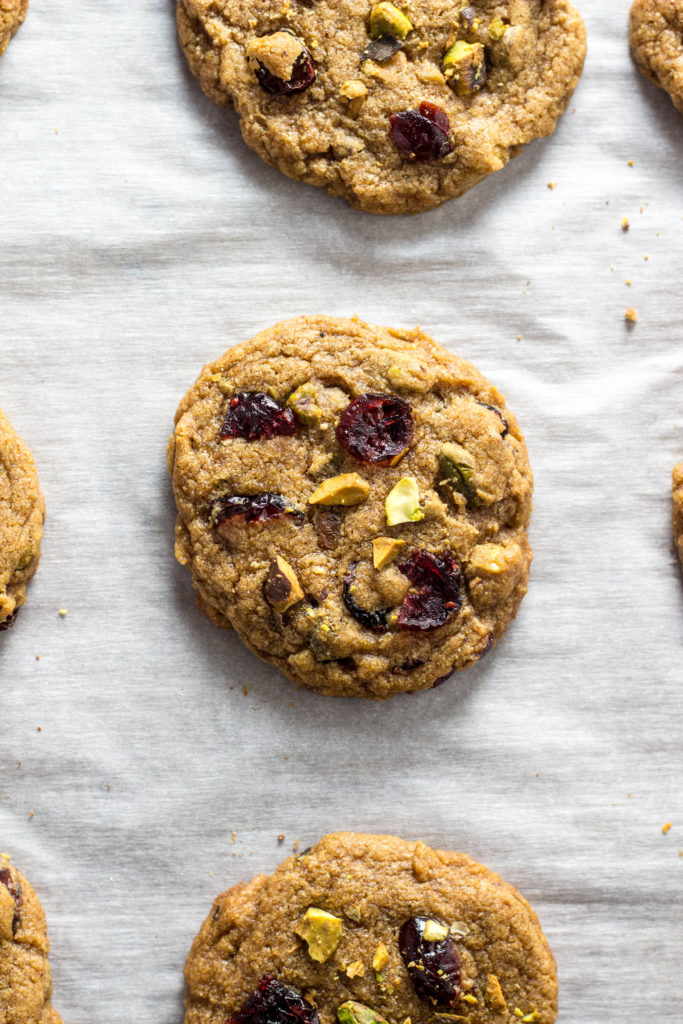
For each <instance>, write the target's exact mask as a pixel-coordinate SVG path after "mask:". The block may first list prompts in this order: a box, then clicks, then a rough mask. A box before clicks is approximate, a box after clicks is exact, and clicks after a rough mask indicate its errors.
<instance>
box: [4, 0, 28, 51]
mask: <svg viewBox="0 0 683 1024" xmlns="http://www.w3.org/2000/svg"><path fill="white" fill-rule="evenodd" d="M27 10H28V0H0V54H2V53H4V52H5V50H6V49H7V44H8V43H9V41H10V39H11V38H12V36H13V35H14V33H15V32H16V31H17V29H18V28H19V26H20V25H21V23H22V22H23V20H24V18H25V17H26V11H27Z"/></svg>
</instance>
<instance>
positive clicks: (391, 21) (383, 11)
mask: <svg viewBox="0 0 683 1024" xmlns="http://www.w3.org/2000/svg"><path fill="white" fill-rule="evenodd" d="M412 31H413V25H412V22H411V21H410V18H408V17H406V15H405V14H404V13H403V11H400V10H399V9H398V7H396V6H395V5H394V4H389V3H380V4H376V5H375V6H374V7H373V9H372V14H371V15H370V35H371V37H372V38H373V39H379V38H380V36H393V37H394V39H405V37H406V36H407V35H408V33H409V32H412Z"/></svg>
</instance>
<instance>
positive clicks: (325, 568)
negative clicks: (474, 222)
mask: <svg viewBox="0 0 683 1024" xmlns="http://www.w3.org/2000/svg"><path fill="white" fill-rule="evenodd" d="M241 392H259V393H263V395H264V398H265V400H266V401H269V402H271V403H272V405H273V408H274V410H275V413H274V415H276V416H278V417H280V418H281V419H282V422H283V423H284V425H285V427H284V428H285V429H287V430H288V431H289V430H290V426H289V424H292V423H293V424H294V426H293V427H291V430H293V431H294V433H293V434H292V433H289V434H288V435H287V436H273V437H270V438H264V437H261V438H257V439H254V440H245V439H242V438H240V437H228V438H221V436H220V435H221V432H222V430H223V426H224V422H225V420H226V416H228V414H230V415H232V412H231V410H232V408H233V403H235V402H237V401H238V399H236V397H235V396H236V395H238V394H239V393H241ZM266 393H267V394H266ZM367 394H370V395H375V396H377V395H379V396H383V400H385V399H386V400H388V402H389V403H396V404H397V405H398V406H399V407H400V408H407V409H408V410H409V415H410V416H411V418H412V421H413V423H414V436H413V437H412V440H410V441H409V442H408V444H407V448H406V450H405V453H403V454H402V453H401V451H399V453H398V455H396V456H395V457H394V459H393V462H394V464H393V465H392V464H390V465H383V464H382V465H380V464H378V463H376V462H369V463H368V462H363V461H359V459H358V458H356V457H355V456H354V455H352V454H351V452H350V451H349V450H347V448H346V447H345V446H344V444H342V443H341V442H340V440H339V437H338V432H337V431H338V428H339V429H341V428H340V426H339V425H340V424H342V423H344V422H346V420H347V417H348V416H349V413H350V411H351V403H352V402H355V400H356V399H357V398H358V397H359V396H363V395H367ZM273 399H274V400H275V401H273ZM288 402H289V407H288V406H287V403H288ZM278 410H281V411H278ZM293 412H294V413H295V414H294V415H293ZM286 417H289V419H286ZM398 447H399V449H400V448H401V445H399V446H398ZM444 454H445V455H446V456H447V458H446V459H445V460H444V458H443V456H444ZM458 462H460V465H461V468H462V471H463V473H464V476H465V477H467V480H468V482H467V481H465V480H464V479H463V477H461V476H458V474H457V472H456V471H455V468H454V465H453V464H454V463H458ZM168 464H169V471H170V473H171V476H172V479H173V489H174V493H175V498H176V504H177V506H178V519H177V526H176V557H177V558H178V561H179V562H181V563H182V564H186V565H188V566H189V567H190V569H191V572H192V577H193V582H194V586H195V588H196V591H197V594H198V603H199V605H200V607H201V608H202V610H203V611H204V612H205V614H206V615H208V617H209V618H210V619H211V620H212V621H213V622H215V623H216V624H218V625H220V626H224V627H230V626H233V627H234V628H235V629H236V630H237V632H238V633H239V635H240V637H241V638H242V640H243V641H244V642H245V643H246V644H247V646H249V647H250V648H251V649H252V650H253V651H254V652H255V653H256V654H258V655H259V657H261V658H263V659H264V660H265V661H269V662H272V663H273V664H274V665H277V666H278V667H279V668H280V669H281V670H282V671H283V672H284V673H285V675H287V676H289V678H290V679H292V680H293V681H294V682H296V683H302V684H303V685H305V686H308V687H310V688H311V689H314V690H318V691H319V692H320V693H326V694H333V695H343V696H358V697H368V698H373V699H381V698H384V697H390V696H392V695H393V694H394V693H397V692H400V691H413V690H421V689H428V688H429V687H431V686H433V685H435V683H437V682H440V681H442V680H443V679H444V678H445V677H448V676H449V675H450V674H451V673H452V672H453V671H454V670H455V669H462V668H467V667H468V666H469V665H471V664H473V663H474V662H476V661H478V660H479V658H481V657H482V656H483V655H484V654H485V653H486V652H487V651H488V650H490V648H491V647H492V646H493V644H494V643H495V642H496V641H497V640H498V639H500V637H501V636H502V635H503V633H504V632H505V630H506V629H507V628H508V626H509V624H510V622H511V621H512V619H513V618H514V616H515V614H516V612H517V609H518V607H519V604H520V602H521V600H522V597H523V596H524V594H525V593H526V588H527V580H528V575H529V565H530V562H531V551H530V548H529V543H528V540H527V534H526V528H527V525H528V522H529V517H530V513H531V493H532V475H531V470H530V468H529V463H528V459H527V453H526V447H525V444H524V439H523V437H522V434H521V433H520V430H519V427H518V425H517V421H516V419H515V417H514V416H513V414H512V413H511V412H510V411H509V410H508V409H507V408H506V406H505V400H504V398H503V396H502V395H501V394H500V392H498V391H497V390H496V388H494V387H493V386H492V385H491V384H490V383H489V382H488V381H487V380H486V379H485V378H484V377H483V376H482V375H481V374H480V373H479V372H478V371H477V370H476V369H475V368H474V367H473V366H472V365H470V364H469V363H466V362H464V361H463V360H462V359H459V358H457V357H456V356H454V355H451V354H450V353H449V352H447V351H446V350H445V349H444V348H442V347H441V346H440V345H437V344H436V342H434V341H433V340H432V339H431V338H429V337H427V335H425V334H423V333H422V332H421V331H419V330H414V331H409V330H404V331H401V330H391V329H387V328H381V327H372V326H370V325H368V324H365V323H363V322H362V321H360V320H358V319H354V320H339V319H334V318H330V317H324V316H309V317H300V318H298V319H295V320H289V321H286V322H284V323H280V324H277V325H276V326H275V327H272V328H270V329H268V330H266V331H263V332H262V333H261V334H259V335H257V337H256V338H254V339H252V340H251V341H249V342H244V343H242V344H240V345H237V346H235V347H234V348H232V349H229V350H228V351H227V352H226V353H225V355H223V356H222V357H221V358H220V359H218V360H216V362H214V363H212V364H210V365H209V366H206V367H205V368H204V370H203V372H202V374H201V375H200V377H199V379H198V380H197V382H196V383H195V384H194V386H193V387H192V388H191V389H190V391H189V392H188V393H187V395H186V396H185V398H184V399H183V401H182V402H181V404H180V407H179V409H178V412H177V414H176V429H175V432H174V434H173V435H172V437H171V441H170V444H169V459H168ZM264 493H269V494H271V495H272V494H273V493H275V495H276V497H278V496H281V497H278V500H280V501H282V499H284V501H285V502H286V503H287V504H288V509H289V512H288V513H285V514H281V515H279V516H278V517H277V518H272V519H270V520H269V521H267V522H251V523H249V522H245V521H244V517H243V516H242V518H241V519H240V518H236V519H234V520H229V521H227V522H225V523H224V524H223V525H221V518H222V514H223V510H224V508H225V506H226V504H229V503H230V502H234V501H239V500H240V499H239V498H237V497H236V496H239V495H250V496H255V495H259V494H264ZM396 517H398V521H397V524H396V525H389V521H390V519H391V521H392V522H393V521H395V519H396ZM424 551H426V552H428V553H430V554H429V556H428V557H433V556H436V557H437V558H440V559H448V558H450V559H452V562H451V563H449V564H450V565H451V567H452V566H453V563H455V568H454V569H453V573H452V574H448V579H450V580H451V581H452V582H453V585H454V588H455V592H454V593H452V594H450V595H449V594H447V593H444V592H443V591H440V593H441V594H442V597H443V601H442V602H441V603H439V602H437V607H436V608H435V609H434V611H435V613H436V615H437V617H438V615H439V613H441V614H442V617H443V618H444V619H446V620H447V621H445V622H443V623H442V624H440V625H439V626H438V627H436V628H432V629H430V630H429V631H424V630H422V629H420V628H417V629H414V628H409V627H407V626H406V625H405V623H404V625H401V617H400V615H401V612H402V611H403V612H404V611H405V609H406V608H407V605H406V602H408V604H410V603H411V602H412V601H413V600H414V597H413V596H412V595H414V594H415V592H416V589H417V590H419V585H416V586H411V580H410V579H409V578H408V577H407V575H406V574H405V572H404V571H403V568H404V567H405V563H406V562H408V561H410V559H411V558H412V557H413V556H415V555H416V553H418V552H424ZM278 559H281V560H284V563H285V564H284V566H283V565H282V564H281V562H278V561H277V560H278ZM376 566H379V567H376ZM289 570H291V575H290V574H289ZM283 577H284V579H283ZM297 587H298V588H299V589H298V590H297ZM437 589H438V588H437ZM446 589H448V588H446ZM349 605H351V607H352V608H353V611H352V610H351V608H350V607H349ZM358 608H360V609H361V611H360V612H358ZM444 608H445V609H446V610H445V611H444ZM397 614H398V615H399V620H398V623H397V618H396V617H397ZM363 620H365V621H363ZM421 624H422V620H421V622H420V625H421Z"/></svg>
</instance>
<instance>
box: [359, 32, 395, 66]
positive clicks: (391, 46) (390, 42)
mask: <svg viewBox="0 0 683 1024" xmlns="http://www.w3.org/2000/svg"><path fill="white" fill-rule="evenodd" d="M402 49H403V43H402V42H401V40H400V39H397V38H396V37H395V36H391V35H386V36H380V37H379V39H373V40H372V42H371V43H368V45H367V46H366V47H365V49H364V50H363V52H362V54H361V58H360V59H361V61H364V60H374V61H375V62H376V63H377V64H386V62H387V61H388V60H391V58H392V57H393V56H394V54H396V53H398V51H399V50H402Z"/></svg>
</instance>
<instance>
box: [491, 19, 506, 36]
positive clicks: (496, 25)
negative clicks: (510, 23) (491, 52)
mask: <svg viewBox="0 0 683 1024" xmlns="http://www.w3.org/2000/svg"><path fill="white" fill-rule="evenodd" d="M506 31H507V25H506V24H505V22H504V21H503V19H502V18H494V20H493V21H492V22H491V24H490V25H489V35H490V37H491V39H493V41H494V42H498V40H499V39H502V38H503V36H504V35H505V33H506Z"/></svg>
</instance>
